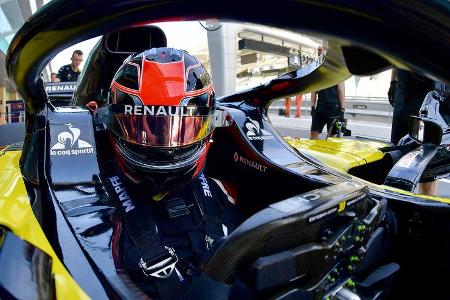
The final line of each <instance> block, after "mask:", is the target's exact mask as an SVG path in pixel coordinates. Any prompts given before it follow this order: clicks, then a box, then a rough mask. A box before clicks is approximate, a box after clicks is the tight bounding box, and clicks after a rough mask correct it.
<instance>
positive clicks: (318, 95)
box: [310, 46, 345, 140]
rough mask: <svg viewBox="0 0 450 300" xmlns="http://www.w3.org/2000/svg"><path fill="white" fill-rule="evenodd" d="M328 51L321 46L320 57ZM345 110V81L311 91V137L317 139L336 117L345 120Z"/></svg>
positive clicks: (318, 52)
mask: <svg viewBox="0 0 450 300" xmlns="http://www.w3.org/2000/svg"><path fill="white" fill-rule="evenodd" d="M324 51H326V48H325V47H324V46H319V48H318V49H317V54H318V55H319V57H320V56H321V55H322V53H323V52H324ZM344 112H345V84H344V83H343V82H341V83H339V84H338V85H335V86H331V87H329V88H326V89H323V90H320V91H316V92H312V93H311V117H312V122H311V135H310V139H312V140H317V139H318V138H319V134H320V133H321V132H322V129H323V127H324V126H325V124H327V130H328V131H329V130H330V127H331V126H332V125H333V124H334V120H335V119H336V118H340V119H341V120H342V121H343V120H344Z"/></svg>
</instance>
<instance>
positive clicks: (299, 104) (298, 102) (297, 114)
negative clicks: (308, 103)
mask: <svg viewBox="0 0 450 300" xmlns="http://www.w3.org/2000/svg"><path fill="white" fill-rule="evenodd" d="M302 101H303V99H302V95H297V96H295V107H296V111H295V117H296V118H300V117H301V115H302V111H301V109H302ZM284 106H285V111H284V116H285V117H286V118H289V116H290V112H291V97H287V98H286V99H285V100H284Z"/></svg>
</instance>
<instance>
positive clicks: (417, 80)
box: [391, 68, 434, 145]
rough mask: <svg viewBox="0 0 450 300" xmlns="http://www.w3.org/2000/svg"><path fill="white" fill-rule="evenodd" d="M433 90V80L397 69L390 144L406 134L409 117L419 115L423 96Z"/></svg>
mask: <svg viewBox="0 0 450 300" xmlns="http://www.w3.org/2000/svg"><path fill="white" fill-rule="evenodd" d="M433 89H434V81H433V80H431V79H428V78H426V77H424V76H421V75H419V74H415V73H412V72H409V71H405V70H402V69H399V68H397V89H396V91H395V104H394V116H393V118H392V131H391V142H392V143H393V144H394V145H397V143H398V141H399V140H400V139H401V138H402V137H403V136H405V135H407V134H408V124H409V116H411V115H414V116H417V115H418V114H419V109H420V106H421V105H422V102H423V100H424V99H425V96H426V95H427V94H428V92H430V91H432V90H433Z"/></svg>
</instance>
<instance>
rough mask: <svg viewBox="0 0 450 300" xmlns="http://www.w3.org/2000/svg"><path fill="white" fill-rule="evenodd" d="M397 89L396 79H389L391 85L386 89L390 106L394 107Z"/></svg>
mask: <svg viewBox="0 0 450 300" xmlns="http://www.w3.org/2000/svg"><path fill="white" fill-rule="evenodd" d="M396 90H397V81H396V80H394V81H391V86H390V87H389V90H388V99H389V103H390V104H391V105H392V107H394V103H395V91H396Z"/></svg>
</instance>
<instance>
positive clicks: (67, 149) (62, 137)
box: [50, 123, 94, 155]
mask: <svg viewBox="0 0 450 300" xmlns="http://www.w3.org/2000/svg"><path fill="white" fill-rule="evenodd" d="M66 126H67V130H66V131H62V132H60V133H59V134H58V138H57V143H56V144H54V145H53V146H52V147H51V149H50V155H80V154H89V153H94V148H93V147H92V145H91V144H90V143H88V142H86V141H83V140H82V139H80V135H81V130H80V129H79V128H77V127H74V126H73V125H72V124H70V123H69V124H66Z"/></svg>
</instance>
